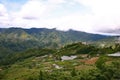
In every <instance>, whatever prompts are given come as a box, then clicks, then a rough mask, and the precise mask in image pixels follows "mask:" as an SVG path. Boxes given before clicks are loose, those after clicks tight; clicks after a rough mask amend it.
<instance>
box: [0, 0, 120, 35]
mask: <svg viewBox="0 0 120 80" xmlns="http://www.w3.org/2000/svg"><path fill="white" fill-rule="evenodd" d="M119 3H120V1H119V0H1V1H0V27H2V28H4V27H10V26H16V27H22V28H31V27H33V26H36V27H37V28H50V29H52V28H57V29H58V30H69V29H74V30H78V31H85V32H90V33H102V34H111V35H113V34H114V35H116V34H117V35H119V34H120V33H119V29H120V5H119ZM111 5H112V6H111Z"/></svg>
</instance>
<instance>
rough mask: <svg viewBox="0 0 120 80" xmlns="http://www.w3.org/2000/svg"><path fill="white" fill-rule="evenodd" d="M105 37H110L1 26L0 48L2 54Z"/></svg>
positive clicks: (70, 31)
mask: <svg viewBox="0 0 120 80" xmlns="http://www.w3.org/2000/svg"><path fill="white" fill-rule="evenodd" d="M105 38H108V36H104V35H98V34H90V33H86V32H80V31H75V30H69V31H59V30H56V29H46V28H31V29H23V28H0V50H2V51H1V52H0V54H1V53H8V52H9V53H13V52H18V51H24V50H26V49H30V48H37V47H40V48H43V47H46V48H59V47H61V46H63V45H65V44H69V43H73V42H82V41H83V42H90V41H98V40H101V39H105ZM7 50H8V51H7Z"/></svg>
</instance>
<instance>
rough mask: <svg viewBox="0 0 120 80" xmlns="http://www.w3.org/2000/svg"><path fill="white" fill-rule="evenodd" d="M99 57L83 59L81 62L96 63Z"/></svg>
mask: <svg viewBox="0 0 120 80" xmlns="http://www.w3.org/2000/svg"><path fill="white" fill-rule="evenodd" d="M98 58H99V57H93V58H91V59H87V60H81V62H84V63H85V64H95V62H96V61H97V60H98Z"/></svg>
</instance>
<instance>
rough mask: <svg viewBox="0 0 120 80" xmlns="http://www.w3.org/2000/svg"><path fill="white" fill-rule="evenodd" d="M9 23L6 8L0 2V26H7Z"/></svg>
mask: <svg viewBox="0 0 120 80" xmlns="http://www.w3.org/2000/svg"><path fill="white" fill-rule="evenodd" d="M8 24H9V15H8V13H7V9H6V8H5V6H4V5H3V4H0V26H7V25H8Z"/></svg>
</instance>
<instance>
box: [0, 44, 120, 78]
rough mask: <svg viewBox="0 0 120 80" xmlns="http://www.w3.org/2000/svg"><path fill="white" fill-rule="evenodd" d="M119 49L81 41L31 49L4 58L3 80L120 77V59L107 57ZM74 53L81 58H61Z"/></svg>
mask: <svg viewBox="0 0 120 80" xmlns="http://www.w3.org/2000/svg"><path fill="white" fill-rule="evenodd" d="M119 49H120V45H119V44H116V46H115V47H114V48H111V46H110V47H107V48H106V47H105V48H99V47H95V46H91V45H88V44H83V43H81V42H78V43H73V44H69V45H65V46H64V47H62V48H60V49H48V48H43V49H42V48H33V49H28V50H26V51H24V52H18V53H14V54H10V55H7V56H5V59H0V80H119V79H120V76H119V75H120V58H114V57H108V56H106V54H108V53H109V54H110V53H114V52H118V51H120V50H119ZM98 54H99V55H98ZM71 55H75V56H77V58H76V59H73V60H64V61H62V60H61V57H62V56H71Z"/></svg>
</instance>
